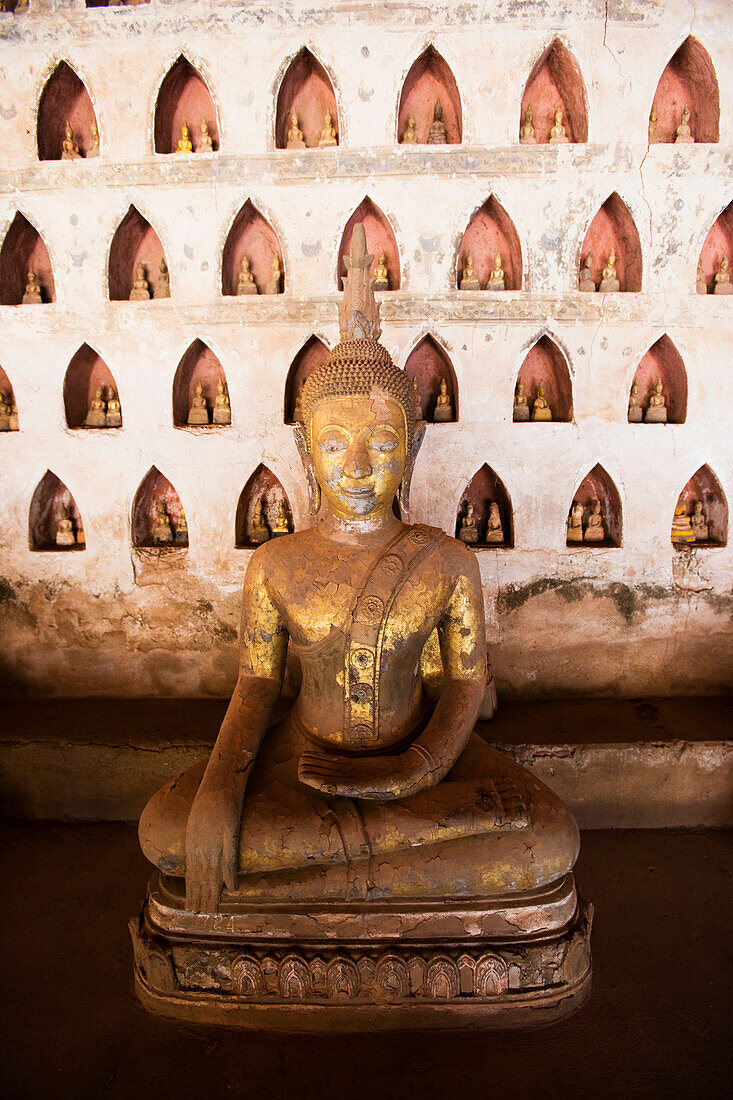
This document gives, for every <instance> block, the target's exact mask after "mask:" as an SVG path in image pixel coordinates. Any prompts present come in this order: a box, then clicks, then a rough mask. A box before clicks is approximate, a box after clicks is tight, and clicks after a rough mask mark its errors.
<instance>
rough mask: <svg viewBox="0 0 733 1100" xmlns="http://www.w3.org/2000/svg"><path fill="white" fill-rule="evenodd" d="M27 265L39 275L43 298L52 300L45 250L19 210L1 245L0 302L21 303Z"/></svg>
mask: <svg viewBox="0 0 733 1100" xmlns="http://www.w3.org/2000/svg"><path fill="white" fill-rule="evenodd" d="M29 268H32V269H33V270H34V271H35V273H36V275H37V276H38V282H39V284H40V287H41V296H42V298H43V301H44V302H55V301H56V286H55V283H54V279H53V271H52V269H51V259H50V257H49V255H48V249H47V248H46V246H45V244H44V243H43V239H42V238H41V236H40V234H39V232H38V230H37V229H34V228H33V226H32V225H31V223H30V222H29V221H28V220H27V219H26V218H24V217H23V215H22V214H21V213H20V211H18V213H17V214H16V215H15V217H14V218H13V220H12V222H11V224H10V228H9V229H8V231H7V233H6V234H5V240H4V241H3V245H2V248H0V305H4V306H18V305H20V304H21V302H22V300H23V292H24V291H25V287H26V283H27V281H28V270H29Z"/></svg>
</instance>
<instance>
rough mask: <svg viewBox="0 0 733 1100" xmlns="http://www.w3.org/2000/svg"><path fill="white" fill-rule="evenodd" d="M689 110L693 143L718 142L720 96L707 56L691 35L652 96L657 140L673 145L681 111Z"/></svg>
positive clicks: (703, 48) (663, 74)
mask: <svg viewBox="0 0 733 1100" xmlns="http://www.w3.org/2000/svg"><path fill="white" fill-rule="evenodd" d="M684 107H688V108H689V110H690V122H689V125H690V129H691V130H692V136H693V137H694V139H695V141H718V140H719V126H720V92H719V89H718V78H717V76H716V75H715V66H714V65H713V63H712V61H711V59H710V54H709V53H708V51H707V50H706V49H705V47H704V46H703V45H702V44H701V43H700V42H698V40H697V39H696V38H693V37H692V35H690V36H689V37H688V38H686V39H685V41H684V42H683V43H682V45H681V46H680V48H679V49H678V50H677V51H676V53H675V54H674V55H673V56H672V58H671V60H670V61H669V62H668V64H667V67H666V68H665V70H664V72H663V73H662V75H661V77H660V79H659V84H658V85H657V90H656V92H655V93H654V100H653V108H654V110H655V111H656V114H657V138H658V140H659V141H660V142H674V140H675V137H676V136H677V127H678V126H679V124H680V121H681V119H682V110H683V108H684Z"/></svg>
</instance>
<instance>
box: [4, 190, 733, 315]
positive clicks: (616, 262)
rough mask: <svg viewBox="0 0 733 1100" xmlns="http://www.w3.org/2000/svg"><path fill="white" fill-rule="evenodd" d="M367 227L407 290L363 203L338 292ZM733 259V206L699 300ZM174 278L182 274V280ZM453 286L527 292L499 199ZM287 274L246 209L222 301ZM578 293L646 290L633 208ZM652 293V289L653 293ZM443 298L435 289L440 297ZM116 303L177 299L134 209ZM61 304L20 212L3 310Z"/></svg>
mask: <svg viewBox="0 0 733 1100" xmlns="http://www.w3.org/2000/svg"><path fill="white" fill-rule="evenodd" d="M359 222H361V223H362V224H363V225H364V229H365V232H366V238H367V248H368V249H369V251H370V253H371V254H372V255H373V261H372V275H373V278H374V289H375V290H376V291H378V292H387V291H396V290H399V289H400V286H401V281H402V277H401V261H400V253H399V249H398V246H397V239H396V236H395V232H394V229H393V227H392V224H391V222H390V220H389V219H388V218H387V217H386V215H385V214H384V212H383V211H382V210H380V208H379V207H378V206H377V205H376V204H375V203H374V202H373V201H372V200H371V199H370V198H369V196H368V195H367V196H365V197H364V199H363V200H362V202H361V203H360V204H359V205H358V206H357V208H356V210H354V212H353V214H352V215H351V216H350V218H349V219H348V221H347V222H346V225H345V227H344V230H343V233H342V235H341V241H340V244H339V248H338V252H337V257H336V258H335V259H336V262H335V264H334V268H335V275H336V286H337V288H338V289H340V288H341V285H342V279H343V278H344V276H345V275H346V268H345V265H344V256H345V255H348V252H349V249H350V247H351V236H352V233H353V229H354V226H355V225H356V224H357V223H359ZM730 256H733V202H731V203H729V204H728V206H727V207H726V208H725V209H724V210H723V211H722V212H721V213H720V214H719V215H718V217H717V218H716V220H715V222H714V223H713V225H712V227H711V228H710V230H709V231H708V233H707V235H706V237H705V240H704V243H703V246H702V249H701V252H700V255H699V258H698V264H697V277H696V284H695V289H696V290H697V292H698V293H700V294H708V293H711V294H721V295H724V294H730V293H733V283H731V278H730V263H729V257H730ZM174 274H175V273H174ZM453 277H454V278H455V283H454V284H453V286H452V288H451V289H458V290H459V291H462V292H464V293H470V292H472V291H473V292H488V293H491V292H499V293H501V292H504V291H519V290H522V284H523V261H522V247H521V244H520V241H519V236H518V234H517V231H516V228H515V226H514V223H513V221H512V219H511V218H510V217H509V215H508V214H507V212H506V210H505V209H504V207H503V206H502V205H501V203H500V202H499V201H498V200H497V199H496V197H495V196H494V195H489V197H488V198H487V199H486V201H485V202H484V203H483V204H482V205H481V206H480V207H479V208H478V209H477V210H475V211H474V213H473V214H472V216H471V218H470V220H469V222H468V225H467V227H466V229H465V231H464V232H463V235H462V237H461V241H460V244H459V246H458V250H457V252H456V255H455V275H454V276H452V278H453ZM286 278H287V272H286V270H285V265H284V260H283V249H282V246H281V243H280V240H279V238H278V235H277V233H276V232H275V230H274V229H273V227H272V225H271V224H270V223H269V222H268V220H267V219H266V218H265V216H264V215H263V214H262V213H261V211H260V210H258V209H257V207H256V206H255V205H254V203H253V202H252V200H251V199H247V201H246V202H245V203H244V205H243V206H242V207H241V208H240V210H239V212H238V213H237V215H236V216H235V218H234V220H233V222H232V224H231V226H230V228H229V231H228V233H227V236H226V240H225V244H224V249H223V252H222V259H221V293H222V295H224V296H231V297H238V298H246V297H248V296H259V295H273V294H283V293H285V292H286ZM572 289H573V290H576V291H578V292H579V293H582V292H586V291H592V292H600V293H604V294H605V293H616V292H620V291H627V292H630V293H638V292H640V291H641V289H642V252H641V243H640V240H639V234H638V231H637V229H636V225H635V224H634V219H633V218H632V216H631V213H630V211H629V208H628V207H627V205H626V204H625V202H624V201H623V199H622V198H621V197H620V196H619V194H618V193H617V192H616V191H614V192H612V194H611V195H609V197H608V198H607V199H606V201H605V202H604V203H603V204H602V206H601V207H600V209H599V210H598V211H597V212H596V214H595V216H594V217H593V219H592V220H591V222H590V224H589V226H588V229H587V231H586V233H585V237H584V240H583V244H582V247H581V249H580V261H579V267H578V271H577V275H576V276H574V277H573V279H572ZM649 289H652V288H649ZM436 290H437V288H436ZM107 294H108V297H109V300H110V301H118V302H119V301H130V302H149V301H150V300H152V299H161V298H170V297H171V272H170V270H169V267H168V261H167V259H166V256H165V252H164V249H163V245H162V243H161V240H160V237H159V236H158V234H157V233H156V231H155V229H153V227H152V225H151V224H150V222H149V221H148V220H147V219H146V218H145V217H144V216H143V215H142V214H141V213H140V211H139V210H138V209H137V207H136V206H134V205H133V206H130V207H129V209H128V211H127V213H126V214H125V216H124V217H123V219H122V221H121V222H120V224H119V225H118V226H117V228H116V229H115V231H114V234H113V236H112V238H111V242H110V246H109V255H108V262H107ZM55 301H56V283H55V278H54V273H53V266H52V263H51V258H50V255H49V252H48V248H47V246H46V244H45V241H44V240H43V237H42V236H41V233H40V232H39V230H38V229H37V228H36V227H35V226H34V225H32V224H31V222H30V221H29V220H28V218H26V216H25V215H24V214H23V213H21V211H17V212H16V213H15V215H14V217H13V220H12V221H11V223H10V226H9V228H8V230H7V233H6V234H5V238H4V240H3V243H2V246H1V247H0V305H42V304H48V303H51V302H55Z"/></svg>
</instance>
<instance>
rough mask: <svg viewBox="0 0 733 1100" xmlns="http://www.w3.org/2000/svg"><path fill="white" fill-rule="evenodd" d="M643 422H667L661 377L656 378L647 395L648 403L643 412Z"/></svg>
mask: <svg viewBox="0 0 733 1100" xmlns="http://www.w3.org/2000/svg"><path fill="white" fill-rule="evenodd" d="M644 423H645V424H666V423H667V402H666V400H665V397H664V392H663V386H662V379H661V378H658V379H657V383H656V385H655V386H654V389H653V391H652V393H651V396H650V397H649V404H648V406H647V410H646V413H645V414H644Z"/></svg>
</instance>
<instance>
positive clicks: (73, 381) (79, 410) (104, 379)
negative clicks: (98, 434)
mask: <svg viewBox="0 0 733 1100" xmlns="http://www.w3.org/2000/svg"><path fill="white" fill-rule="evenodd" d="M100 387H101V389H102V400H103V401H104V402H105V406H107V405H108V402H109V400H110V398H112V397H115V398H117V399H118V400H119V396H120V395H119V390H118V389H117V383H116V382H115V379H114V377H113V375H112V371H111V370H110V369H109V367H108V366H107V364H106V363H105V361H104V359H102V357H101V355H99V353H98V352H96V351H95V350H94V348H92V347H90V346H89V344H82V346H81V347H80V348H79V350H78V351H76V352H75V353H74V355H73V356H72V358H71V360H70V361H69V365H68V367H67V368H66V374H65V376H64V411H65V413H66V423H67V425H68V426H69V427H70V428H91V427H95V428H112V427H115V428H118V427H121V426H122V424H121V422H120V423H116V420H117V418H116V417H112V416H111V415H108V416H107V419H108V420H109V421H110V423H94V424H86V423H85V421H86V420H87V418H88V415H89V411H90V405H91V402H92V399H94V398H95V397H96V394H97V391H98V389H99V388H100ZM105 414H106V409H105V410H104V413H103V415H105ZM121 415H122V412H121V410H120V420H121ZM100 419H102V418H100Z"/></svg>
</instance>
